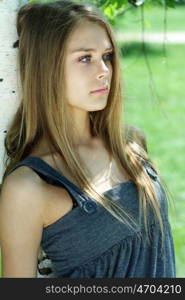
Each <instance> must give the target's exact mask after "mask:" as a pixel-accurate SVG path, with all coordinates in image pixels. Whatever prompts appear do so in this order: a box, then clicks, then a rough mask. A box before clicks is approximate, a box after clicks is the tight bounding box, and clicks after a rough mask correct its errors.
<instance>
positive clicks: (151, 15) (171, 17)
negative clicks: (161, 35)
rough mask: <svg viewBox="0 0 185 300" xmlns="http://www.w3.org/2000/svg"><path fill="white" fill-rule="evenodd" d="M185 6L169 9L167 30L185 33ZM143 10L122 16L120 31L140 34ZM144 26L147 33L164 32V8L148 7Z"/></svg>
mask: <svg viewBox="0 0 185 300" xmlns="http://www.w3.org/2000/svg"><path fill="white" fill-rule="evenodd" d="M184 17H185V6H176V7H175V8H168V9H167V30H168V31H185V21H184ZM141 20H142V17H141V9H140V8H133V9H132V10H129V11H127V12H126V13H125V14H124V15H122V16H120V17H119V18H118V20H117V23H116V28H117V30H119V31H123V32H127V31H132V32H140V31H141V24H142V22H141ZM144 24H145V30H146V32H153V31H157V32H163V31H164V8H162V7H155V6H154V7H146V8H145V9H144Z"/></svg>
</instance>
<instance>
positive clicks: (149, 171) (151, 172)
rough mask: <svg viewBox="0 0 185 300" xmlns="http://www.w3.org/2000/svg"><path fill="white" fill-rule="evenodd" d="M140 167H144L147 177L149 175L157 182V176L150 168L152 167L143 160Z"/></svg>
mask: <svg viewBox="0 0 185 300" xmlns="http://www.w3.org/2000/svg"><path fill="white" fill-rule="evenodd" d="M142 165H143V166H144V168H145V170H146V172H147V173H148V175H149V176H150V177H151V178H152V179H153V180H154V181H157V180H158V174H157V172H156V171H155V170H154V168H152V166H151V165H150V164H149V163H148V162H146V161H144V160H142Z"/></svg>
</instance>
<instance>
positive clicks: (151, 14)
mask: <svg viewBox="0 0 185 300" xmlns="http://www.w3.org/2000/svg"><path fill="white" fill-rule="evenodd" d="M1 1H3V0H1ZM1 1H0V3H1ZM50 1H51V0H50ZM53 1H54V0H53ZM26 2H28V1H25V0H23V1H19V4H20V3H21V5H22V4H24V3H26ZM29 2H49V1H46V0H45V1H44V0H42V1H35V0H32V1H29ZM77 2H80V1H77ZM81 2H89V3H94V4H95V5H97V6H98V7H100V9H101V10H102V11H103V12H104V14H105V15H106V16H107V18H108V19H109V22H110V23H111V24H112V26H113V30H114V31H115V34H116V38H117V41H118V45H119V48H120V55H121V68H122V72H123V87H124V89H123V90H124V104H125V116H124V117H125V121H126V123H128V124H132V125H134V126H136V127H139V128H140V129H141V130H143V131H144V133H145V135H146V138H147V143H148V149H149V154H150V157H151V158H152V160H153V161H154V164H155V165H156V167H157V168H158V169H159V171H160V173H161V176H162V178H163V179H164V181H165V183H166V185H167V188H168V190H169V193H170V196H171V199H172V204H173V205H170V206H169V218H170V223H171V227H172V233H173V237H174V245H175V253H176V265H177V277H182V278H185V183H184V172H185V153H184V152H185V130H184V128H185V84H184V78H185V1H180V0H179V1H177V0H145V1H143V0H138V1H137V0H130V1H129V0H123V1H119V0H114V1H109V0H108V1H106V0H105V1H104V0H97V1H95V0H92V1H91V0H89V1H81ZM3 26H4V27H5V26H8V23H7V24H4V25H3ZM3 129H5V128H3Z"/></svg>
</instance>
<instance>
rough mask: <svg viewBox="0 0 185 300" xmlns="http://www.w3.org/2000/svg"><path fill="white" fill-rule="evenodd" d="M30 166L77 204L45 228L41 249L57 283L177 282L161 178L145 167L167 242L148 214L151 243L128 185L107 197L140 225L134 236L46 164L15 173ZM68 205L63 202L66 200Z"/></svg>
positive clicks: (29, 161) (32, 161) (30, 160)
mask: <svg viewBox="0 0 185 300" xmlns="http://www.w3.org/2000/svg"><path fill="white" fill-rule="evenodd" d="M23 165H25V166H28V167H30V168H31V169H33V171H35V172H36V173H37V174H38V175H39V176H40V177H41V178H42V179H43V180H44V181H46V182H47V183H48V184H51V185H55V186H58V187H62V188H65V189H66V190H67V191H68V192H69V194H70V196H71V198H72V199H73V203H74V206H73V209H72V210H71V211H69V212H68V213H67V214H66V215H64V216H62V217H61V218H59V219H58V220H57V221H55V222H54V223H52V224H50V225H48V226H47V227H44V228H43V232H42V239H41V248H42V249H43V250H44V252H45V253H46V255H47V258H49V259H50V260H51V262H52V275H51V277H55V278H65V277H66V278H136V277H140V278H155V277H157V278H162V277H168V278H172V277H176V266H175V253H174V243H173V236H172V232H171V227H170V224H169V220H168V204H167V199H166V195H165V192H164V189H163V187H162V185H161V183H160V181H159V178H158V176H157V174H156V173H155V172H154V170H153V169H152V168H151V167H150V166H149V165H145V169H146V172H147V173H148V175H149V176H150V177H151V178H152V180H153V182H154V185H155V188H156V192H157V197H158V201H159V202H160V206H161V208H160V209H161V213H162V219H163V226H164V241H163V247H162V238H161V232H160V228H159V224H158V222H157V221H156V219H155V218H154V215H153V212H152V210H151V209H150V208H148V214H149V215H148V220H149V229H150V237H151V239H150V243H149V242H148V241H147V239H146V232H145V230H144V222H143V220H142V218H141V220H139V200H138V192H137V188H136V185H135V184H134V183H133V181H131V180H128V181H126V182H124V183H121V184H117V185H116V186H114V187H112V188H111V189H110V190H108V191H106V192H104V195H106V196H107V197H108V198H109V199H111V201H115V202H116V203H118V204H119V205H120V206H121V207H122V208H123V209H124V210H126V211H127V212H128V213H129V214H131V215H132V217H133V218H134V220H135V221H136V222H137V223H138V226H137V230H136V231H133V230H132V229H130V228H129V227H128V226H127V225H126V224H123V223H121V222H120V221H119V220H117V219H116V218H115V217H113V216H112V215H111V214H110V213H109V212H108V211H107V210H106V209H105V208H104V207H103V206H102V205H101V204H100V203H97V201H95V200H94V199H92V198H90V197H89V196H87V195H86V194H85V192H83V191H82V190H81V189H80V188H79V187H77V186H76V185H75V184H73V183H72V182H71V181H70V180H69V179H68V178H66V177H65V176H63V175H62V174H61V173H59V172H58V171H57V170H55V169H54V168H53V167H51V166H50V165H49V164H47V163H46V162H45V161H44V160H42V159H41V158H39V157H34V156H31V157H27V158H25V159H24V160H22V161H20V162H18V163H17V164H16V165H15V166H14V168H13V169H12V170H11V172H12V171H13V170H15V169H16V168H17V167H19V166H23ZM61 201H62V199H61Z"/></svg>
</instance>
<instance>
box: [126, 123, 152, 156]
mask: <svg viewBox="0 0 185 300" xmlns="http://www.w3.org/2000/svg"><path fill="white" fill-rule="evenodd" d="M125 130H126V140H127V141H128V142H131V141H134V142H136V143H137V144H138V145H140V146H141V147H142V148H143V149H144V150H145V151H146V152H148V149H147V142H146V137H145V134H144V132H143V131H142V130H140V129H139V128H137V127H134V126H132V125H126V126H125Z"/></svg>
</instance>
